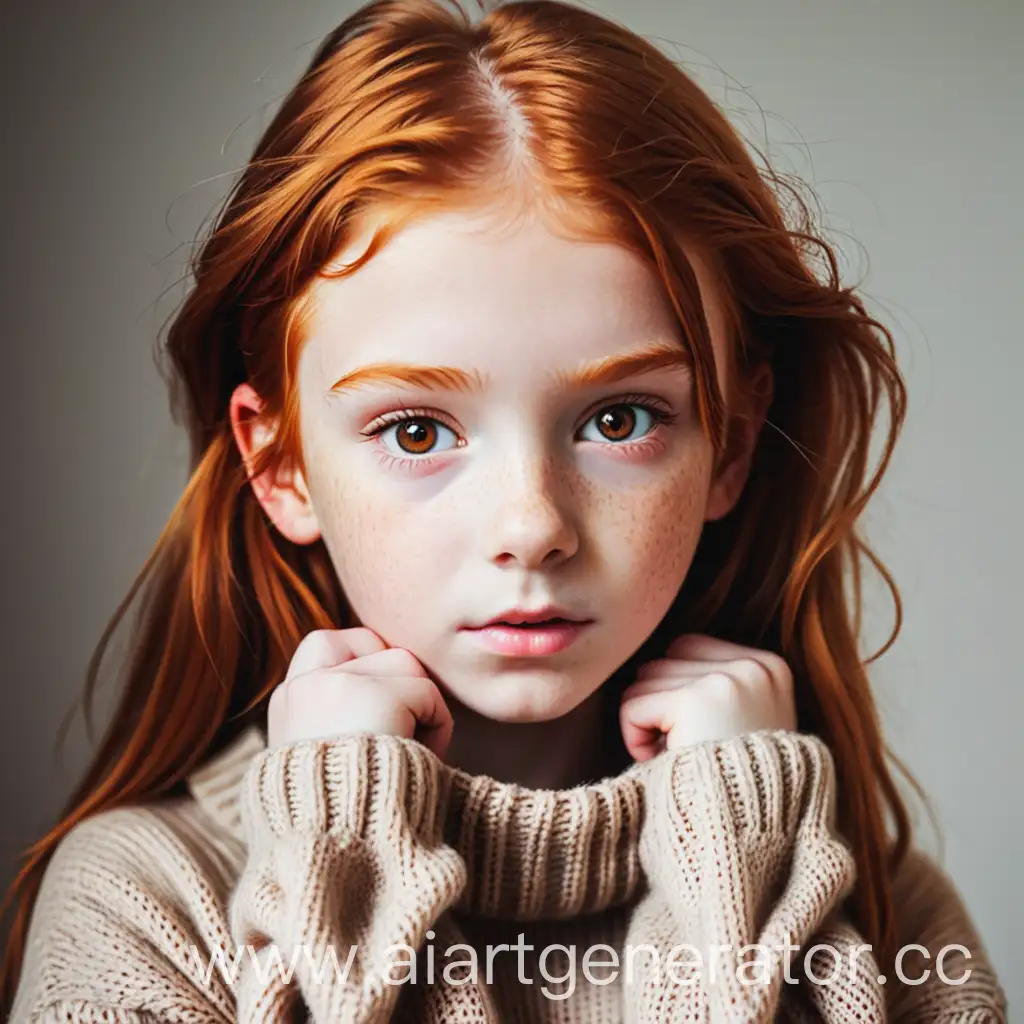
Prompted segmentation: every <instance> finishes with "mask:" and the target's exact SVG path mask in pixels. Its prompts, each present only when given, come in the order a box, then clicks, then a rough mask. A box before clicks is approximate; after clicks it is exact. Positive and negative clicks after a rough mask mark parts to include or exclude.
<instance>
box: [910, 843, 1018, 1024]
mask: <svg viewBox="0 0 1024 1024" xmlns="http://www.w3.org/2000/svg"><path fill="white" fill-rule="evenodd" d="M893 910H894V913H895V915H896V927H897V935H898V944H897V945H898V950H897V956H898V957H899V965H898V970H897V964H893V965H891V968H892V970H893V972H894V976H895V977H896V978H900V976H901V975H902V977H903V978H905V979H908V983H907V984H903V985H900V986H899V987H898V988H894V989H893V990H891V993H890V994H891V995H892V1000H891V1003H890V1016H891V1018H892V1019H893V1020H895V1021H904V1020H906V1021H910V1020H921V1021H960V1020H971V1021H977V1022H978V1024H995V1022H1003V1021H1005V1020H1006V1014H1007V1005H1006V996H1005V993H1004V992H1003V990H1002V988H1001V987H1000V985H999V982H998V980H997V979H996V976H995V972H994V970H993V968H992V965H991V963H990V961H989V958H988V954H987V952H986V949H985V946H984V943H983V942H982V940H981V936H980V935H979V933H978V931H977V928H976V927H975V925H974V922H973V920H972V919H971V916H970V914H969V913H968V911H967V908H966V907H965V905H964V902H963V899H962V898H961V896H960V893H959V892H958V890H957V888H956V886H955V885H954V883H953V880H952V879H951V878H950V876H949V875H948V874H947V872H946V871H945V870H944V869H943V868H942V867H941V865H940V864H939V863H938V861H936V860H935V858H933V857H932V856H931V855H930V854H927V853H925V852H924V851H923V850H920V849H917V848H911V849H910V850H909V851H908V852H907V854H906V856H905V858H904V859H903V861H902V863H901V864H900V866H899V868H898V870H897V871H896V874H895V876H894V878H893Z"/></svg>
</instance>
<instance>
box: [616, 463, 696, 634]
mask: <svg viewBox="0 0 1024 1024" xmlns="http://www.w3.org/2000/svg"><path fill="white" fill-rule="evenodd" d="M709 480H710V460H709V459H704V458H694V459H692V460H688V461H686V462H685V463H683V464H682V465H680V466H679V468H678V469H677V470H676V471H675V472H674V473H672V474H671V475H670V476H668V477H666V478H665V479H663V480H662V481H660V482H659V483H658V485H656V486H652V487H648V488H643V489H642V490H637V491H634V492H633V493H631V494H630V495H629V499H628V500H626V501H621V496H620V501H619V502H617V503H616V504H617V506H618V508H619V509H620V510H621V511H620V513H619V515H618V516H617V517H616V520H617V521H616V522H615V524H614V529H613V533H612V536H611V538H610V539H609V541H608V545H607V546H608V548H609V549H610V550H609V551H608V554H607V557H608V558H609V560H610V561H612V562H613V563H614V564H616V565H618V566H619V567H620V568H621V571H622V573H623V575H624V576H625V577H628V579H629V582H630V584H631V587H630V592H631V607H632V609H633V611H634V612H635V614H636V616H637V617H638V618H640V619H644V620H648V619H660V618H661V616H662V615H663V614H664V612H665V611H666V610H667V608H668V606H669V605H670V604H671V602H672V600H673V599H674V598H675V595H676V593H677V592H678V590H679V588H680V586H682V583H683V580H684V579H685V578H686V574H687V572H688V570H689V568H690V564H691V562H692V561H693V554H694V551H695V550H696V547H697V542H698V541H699V539H700V535H701V531H702V529H703V526H704V512H705V507H706V502H707V496H708V487H709Z"/></svg>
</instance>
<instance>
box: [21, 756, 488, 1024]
mask: <svg viewBox="0 0 1024 1024" xmlns="http://www.w3.org/2000/svg"><path fill="white" fill-rule="evenodd" d="M441 769H442V765H441V762H440V761H439V760H438V759H437V758H436V757H435V756H434V755H433V754H432V753H431V752H430V751H429V750H427V749H426V748H425V747H423V746H421V745H420V744H418V743H416V742H414V741H412V740H400V739H397V738H395V737H370V736H353V737H345V738H335V739H324V740H318V741H306V742H303V743H297V744H293V745H288V746H283V747H279V748H273V749H271V750H269V751H265V752H263V753H260V754H259V755H257V756H255V757H254V758H253V760H252V762H251V763H250V764H249V766H248V768H247V769H246V771H245V774H244V777H243V778H242V785H241V787H240V792H239V800H240V806H239V811H240V813H241V818H242V821H241V825H243V826H244V841H243V835H242V834H241V830H239V833H238V834H236V833H235V831H234V829H230V830H224V829H223V828H221V827H220V825H218V824H217V823H215V822H214V821H213V820H212V819H210V818H209V817H208V816H207V814H206V812H205V811H204V810H203V809H201V808H200V807H199V806H197V805H196V804H195V802H194V801H191V800H176V801H173V802H171V803H168V804H160V805H150V806H145V807H124V808H117V809H111V810H107V811H103V812H101V813H99V814H96V815H94V816H92V817H90V818H87V819H85V820H84V821H82V822H80V823H78V824H77V825H76V826H75V827H74V828H73V829H72V830H71V831H70V832H69V833H68V834H67V835H66V836H65V837H64V839H63V840H62V841H61V842H60V843H59V844H58V847H57V849H56V850H55V852H54V855H53V857H52V858H51V860H50V863H49V864H48V865H47V870H46V872H45V874H44V876H43V880H42V884H41V886H40V890H39V894H38V896H37V898H36V901H35V905H34V909H33V913H32V917H31V920H30V926H29V932H28V935H27V940H26V949H25V957H24V962H23V965H22V969H21V973H20V977H19V982H18V987H17V990H16V993H15V1000H14V1005H13V1008H12V1013H11V1018H10V1019H11V1022H12V1024H56V1022H58V1021H60V1022H64V1024H100V1022H104V1024H111V1022H119V1024H169V1022H171V1021H178V1022H182V1024H184V1022H189V1024H229V1022H235V1021H246V1022H261V1024H283V1022H284V1021H292V1020H295V1019H305V1014H308V1015H309V1019H311V1020H312V1021H315V1022H332V1024H333V1022H336V1021H346V1022H353V1024H355V1022H363V1021H383V1020H387V1019H389V1017H390V1016H391V1010H392V1008H393V1007H394V1005H395V1004H396V1002H397V1000H398V996H399V994H400V993H401V992H403V991H404V990H406V989H409V988H410V985H408V984H405V983H404V982H405V981H406V980H407V972H408V968H403V967H402V964H403V963H405V962H407V961H409V960H411V959H412V957H411V954H410V953H409V952H407V951H405V950H401V949H395V950H393V949H390V948H389V947H391V946H392V944H396V943H405V944H406V945H407V946H408V947H409V950H417V949H419V948H420V946H421V943H422V940H423V938H424V935H425V932H426V930H427V929H428V928H429V927H431V925H432V924H433V923H434V920H435V918H436V917H437V916H438V915H439V914H441V913H442V912H443V911H444V910H445V909H446V908H447V907H449V906H450V905H451V904H453V903H454V901H455V900H456V898H457V897H458V894H459V893H460V892H461V891H462V888H463V886H464V884H465V878H466V867H465V863H464V861H463V860H462V859H461V857H460V856H459V855H458V854H457V853H456V851H455V850H453V849H452V848H451V847H450V846H448V845H446V844H445V843H444V842H443V841H442V840H441V830H442V820H441V818H440V810H441V808H440V806H439V804H441V802H442V800H441V798H442V796H443V793H442V790H443V789H444V786H445V784H446V776H445V775H444V773H443V771H442V770H441ZM446 920H447V918H446ZM335 965H337V969H335ZM389 965H390V966H393V970H391V972H390V974H387V973H386V972H387V970H388V968H389ZM387 978H390V979H391V982H392V983H390V984H387V983H386V979H387ZM457 991H462V990H457ZM302 999H304V1000H305V1003H306V1004H307V1005H306V1007H305V1008H304V1007H303V1006H302V1005H301V1000H302ZM485 1011H486V1012H485ZM467 1019H473V1020H490V1019H491V1016H490V1014H489V1011H487V1007H486V1006H483V1008H482V1009H481V1010H480V1012H479V1013H478V1014H477V1016H474V1017H471V1018H467Z"/></svg>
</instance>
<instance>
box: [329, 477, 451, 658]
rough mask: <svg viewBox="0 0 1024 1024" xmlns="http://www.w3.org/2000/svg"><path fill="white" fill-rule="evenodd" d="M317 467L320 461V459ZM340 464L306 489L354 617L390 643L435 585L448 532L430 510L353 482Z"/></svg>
mask: <svg viewBox="0 0 1024 1024" xmlns="http://www.w3.org/2000/svg"><path fill="white" fill-rule="evenodd" d="M321 466H322V463H321ZM355 478H356V474H354V473H345V472H344V471H343V467H337V468H334V469H333V471H332V472H330V473H323V474H322V475H321V476H320V478H319V480H318V481H317V483H316V486H314V483H313V481H312V480H311V481H310V493H311V495H312V497H313V504H314V507H315V509H316V512H317V517H318V519H319V521H320V528H321V533H322V535H323V538H324V544H325V545H326V547H327V550H328V552H329V553H330V556H331V562H332V563H333V565H334V569H335V573H336V574H337V576H338V579H339V580H340V581H341V583H342V587H343V589H344V592H345V595H346V597H347V598H348V601H349V603H350V604H351V606H352V608H353V610H354V611H355V613H356V615H357V616H358V617H359V619H360V621H361V622H363V623H364V624H366V625H368V626H370V627H371V628H372V629H374V630H376V631H377V632H379V633H380V634H381V635H382V636H384V637H385V638H386V639H389V641H390V642H397V638H398V637H403V636H406V635H407V634H409V632H410V630H412V631H413V632H415V630H416V625H417V623H423V622H424V620H425V616H424V609H425V608H428V607H429V601H428V599H429V597H430V595H432V594H434V593H435V592H436V589H437V580H438V576H439V568H440V564H441V563H442V562H443V559H444V550H445V542H446V540H447V534H445V533H444V530H443V528H444V525H445V524H444V523H443V522H442V523H434V522H431V515H430V512H429V509H427V508H424V507H415V506H410V505H409V504H408V503H406V504H402V503H400V502H396V501H395V500H394V499H393V498H391V499H389V498H388V497H387V496H386V495H382V494H380V493H378V492H377V491H375V490H374V489H373V488H372V487H368V486H365V485H360V484H359V483H356V482H354V481H355Z"/></svg>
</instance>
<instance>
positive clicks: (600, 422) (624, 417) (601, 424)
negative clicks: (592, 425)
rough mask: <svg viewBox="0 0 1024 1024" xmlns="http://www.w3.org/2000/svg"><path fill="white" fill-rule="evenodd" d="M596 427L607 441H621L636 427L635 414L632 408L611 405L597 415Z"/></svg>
mask: <svg viewBox="0 0 1024 1024" xmlns="http://www.w3.org/2000/svg"><path fill="white" fill-rule="evenodd" d="M597 426H598V429H599V430H600V431H601V434H602V435H603V436H604V437H606V438H608V440H609V441H623V440H625V439H626V438H627V437H629V435H630V434H632V433H633V430H634V429H635V427H636V414H635V413H634V412H633V408H632V406H629V405H611V406H609V407H608V408H607V409H603V410H602V411H601V412H600V413H598V415H597Z"/></svg>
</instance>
